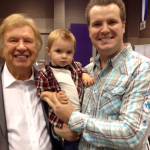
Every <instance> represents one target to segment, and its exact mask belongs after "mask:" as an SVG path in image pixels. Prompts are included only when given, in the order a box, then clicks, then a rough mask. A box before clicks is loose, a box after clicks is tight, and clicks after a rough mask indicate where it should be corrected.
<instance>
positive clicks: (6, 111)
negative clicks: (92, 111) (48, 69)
mask: <svg viewBox="0 0 150 150" xmlns="http://www.w3.org/2000/svg"><path fill="white" fill-rule="evenodd" d="M41 46H42V39H41V35H40V32H39V30H38V29H37V27H36V25H35V23H34V21H33V20H32V19H31V18H27V17H26V16H24V15H21V14H13V15H10V16H8V17H7V18H6V19H5V20H4V21H3V22H2V25H1V26H0V54H1V56H2V57H4V59H5V64H4V65H3V66H2V67H1V71H0V150H60V149H62V146H61V144H60V142H59V141H57V140H55V139H54V138H53V137H52V136H51V133H50V132H49V131H50V130H51V127H50V126H49V123H48V119H47V112H45V111H47V108H46V105H45V104H44V103H43V102H42V101H41V100H40V99H39V98H38V97H37V96H36V88H35V81H34V77H35V74H36V72H37V70H36V68H35V67H34V66H33V64H34V62H35V59H36V57H37V55H38V52H39V51H40V49H41Z"/></svg>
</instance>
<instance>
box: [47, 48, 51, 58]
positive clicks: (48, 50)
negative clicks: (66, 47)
mask: <svg viewBox="0 0 150 150" xmlns="http://www.w3.org/2000/svg"><path fill="white" fill-rule="evenodd" d="M46 50H47V52H48V55H49V56H51V54H50V49H49V48H48V47H46Z"/></svg>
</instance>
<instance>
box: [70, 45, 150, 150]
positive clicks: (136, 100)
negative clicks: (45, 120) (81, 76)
mask: <svg viewBox="0 0 150 150" xmlns="http://www.w3.org/2000/svg"><path fill="white" fill-rule="evenodd" d="M99 59H100V58H99V55H97V56H96V58H95V61H94V63H93V65H92V66H91V67H90V68H88V72H89V74H90V75H91V76H92V77H93V78H94V79H95V84H94V85H93V86H90V87H87V88H86V89H85V95H84V99H83V104H82V113H79V112H73V113H72V115H71V117H70V120H69V126H70V128H71V130H74V131H77V132H81V133H82V137H81V140H80V145H79V150H113V149H120V150H130V149H135V150H146V141H147V138H148V134H149V129H150V59H148V58H146V57H144V56H142V55H141V54H139V53H136V52H134V51H133V50H132V47H131V45H130V44H127V45H126V47H125V48H124V49H123V50H122V51H121V52H120V53H118V55H117V56H115V57H114V58H113V59H111V60H108V61H107V65H106V67H105V69H104V70H101V68H100V62H99Z"/></svg>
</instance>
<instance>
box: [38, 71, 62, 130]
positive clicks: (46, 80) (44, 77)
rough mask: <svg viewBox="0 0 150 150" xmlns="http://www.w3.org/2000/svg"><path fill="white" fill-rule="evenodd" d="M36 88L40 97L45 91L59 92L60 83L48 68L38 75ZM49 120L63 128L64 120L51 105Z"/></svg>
mask: <svg viewBox="0 0 150 150" xmlns="http://www.w3.org/2000/svg"><path fill="white" fill-rule="evenodd" d="M35 84H36V88H37V96H39V97H40V95H41V93H42V92H44V91H51V92H55V91H56V92H58V91H59V90H58V83H57V81H56V79H55V78H54V76H53V75H52V72H51V71H48V70H46V69H42V70H40V71H39V72H38V73H37V75H36V80H35ZM48 116H49V122H50V123H51V124H52V125H54V126H56V127H58V128H62V124H63V121H62V120H60V119H59V118H58V117H57V116H56V115H55V113H54V111H53V109H52V108H51V107H50V106H49V109H48Z"/></svg>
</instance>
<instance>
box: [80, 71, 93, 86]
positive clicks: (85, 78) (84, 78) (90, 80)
mask: <svg viewBox="0 0 150 150" xmlns="http://www.w3.org/2000/svg"><path fill="white" fill-rule="evenodd" d="M82 82H83V84H84V85H85V87H87V86H91V85H93V84H94V82H95V81H94V79H93V78H92V77H91V76H89V75H88V74H87V73H82Z"/></svg>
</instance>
